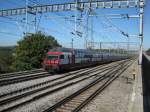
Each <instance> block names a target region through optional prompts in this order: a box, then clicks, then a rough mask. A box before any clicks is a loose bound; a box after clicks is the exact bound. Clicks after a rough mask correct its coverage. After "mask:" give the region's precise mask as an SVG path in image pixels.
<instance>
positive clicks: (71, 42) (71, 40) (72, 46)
mask: <svg viewBox="0 0 150 112" xmlns="http://www.w3.org/2000/svg"><path fill="white" fill-rule="evenodd" d="M71 48H72V49H73V38H72V39H71Z"/></svg>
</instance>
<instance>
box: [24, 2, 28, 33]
mask: <svg viewBox="0 0 150 112" xmlns="http://www.w3.org/2000/svg"><path fill="white" fill-rule="evenodd" d="M27 32H28V0H26V31H25V35H26V34H27Z"/></svg>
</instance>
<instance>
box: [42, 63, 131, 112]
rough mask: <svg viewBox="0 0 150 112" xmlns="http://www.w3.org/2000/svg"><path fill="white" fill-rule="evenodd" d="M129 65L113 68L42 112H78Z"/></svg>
mask: <svg viewBox="0 0 150 112" xmlns="http://www.w3.org/2000/svg"><path fill="white" fill-rule="evenodd" d="M130 64H131V62H127V63H124V64H121V65H120V66H118V67H114V69H113V70H112V71H110V72H108V73H107V75H106V76H105V77H103V76H100V77H99V78H98V79H96V80H94V81H93V82H92V83H90V84H89V85H87V86H85V87H83V88H82V89H80V90H79V91H77V92H75V93H73V94H71V95H70V96H68V97H66V98H64V99H62V100H61V101H59V102H58V103H56V104H55V105H53V106H51V107H50V108H48V109H46V110H44V111H43V112H53V111H55V112H78V111H79V110H81V109H82V108H83V107H84V106H85V105H86V104H87V103H89V102H90V101H91V100H92V99H93V98H95V97H96V96H97V95H98V94H99V93H101V92H102V91H103V90H104V89H105V88H106V87H107V86H109V85H110V84H111V83H112V82H113V81H114V80H115V79H116V78H117V77H118V76H119V75H121V73H122V72H124V71H125V70H126V68H128V66H129V65H130ZM123 66H124V67H123Z"/></svg>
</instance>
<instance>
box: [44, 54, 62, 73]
mask: <svg viewBox="0 0 150 112" xmlns="http://www.w3.org/2000/svg"><path fill="white" fill-rule="evenodd" d="M62 57H63V53H62V52H48V53H47V55H46V57H45V58H44V60H43V63H42V66H43V68H44V69H45V70H47V71H50V70H56V71H59V69H60V67H59V66H60V61H61V58H62Z"/></svg>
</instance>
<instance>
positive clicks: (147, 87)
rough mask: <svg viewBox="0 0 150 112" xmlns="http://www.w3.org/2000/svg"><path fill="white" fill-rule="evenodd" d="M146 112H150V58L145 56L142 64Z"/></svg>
mask: <svg viewBox="0 0 150 112" xmlns="http://www.w3.org/2000/svg"><path fill="white" fill-rule="evenodd" d="M142 79H143V103H144V112H150V57H149V56H147V55H146V54H143V62H142Z"/></svg>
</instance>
